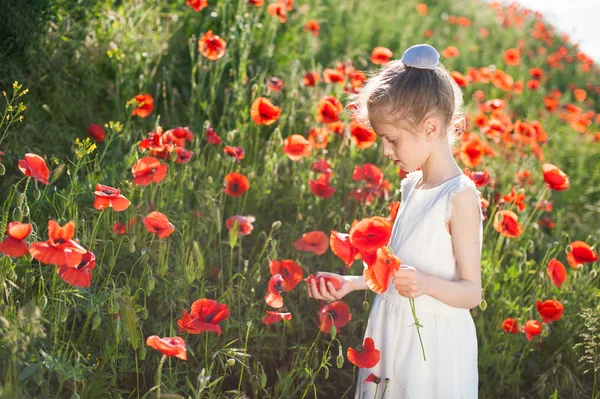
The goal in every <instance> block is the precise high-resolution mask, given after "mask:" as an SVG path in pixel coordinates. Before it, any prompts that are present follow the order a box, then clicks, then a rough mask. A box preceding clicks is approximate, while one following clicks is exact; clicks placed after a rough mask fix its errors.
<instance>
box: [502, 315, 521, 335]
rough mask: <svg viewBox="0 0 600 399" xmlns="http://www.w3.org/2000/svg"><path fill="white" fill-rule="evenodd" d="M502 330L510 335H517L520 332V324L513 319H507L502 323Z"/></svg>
mask: <svg viewBox="0 0 600 399" xmlns="http://www.w3.org/2000/svg"><path fill="white" fill-rule="evenodd" d="M502 329H503V330H504V332H507V333H509V334H516V333H518V332H519V323H517V321H516V320H515V319H513V318H512V317H507V318H506V319H504V321H503V322H502Z"/></svg>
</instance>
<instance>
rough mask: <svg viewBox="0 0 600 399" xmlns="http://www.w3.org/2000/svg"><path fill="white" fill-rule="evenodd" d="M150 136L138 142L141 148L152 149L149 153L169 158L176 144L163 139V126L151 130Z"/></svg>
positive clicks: (161, 157)
mask: <svg viewBox="0 0 600 399" xmlns="http://www.w3.org/2000/svg"><path fill="white" fill-rule="evenodd" d="M148 136H149V137H148V138H145V139H143V140H141V141H140V143H139V144H138V146H139V148H140V150H150V151H149V154H150V155H152V156H155V157H157V158H160V159H167V158H168V157H169V155H170V154H171V153H172V152H173V151H174V150H175V145H174V144H172V143H166V142H165V141H164V140H163V134H162V128H161V127H160V126H157V127H156V132H149V133H148Z"/></svg>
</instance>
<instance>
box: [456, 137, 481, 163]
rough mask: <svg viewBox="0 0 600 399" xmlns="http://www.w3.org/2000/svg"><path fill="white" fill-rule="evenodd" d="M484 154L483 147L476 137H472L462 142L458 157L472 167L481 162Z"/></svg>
mask: <svg viewBox="0 0 600 399" xmlns="http://www.w3.org/2000/svg"><path fill="white" fill-rule="evenodd" d="M484 155H485V148H484V146H483V145H482V143H481V140H479V139H478V138H473V139H471V140H468V141H467V142H465V143H463V145H462V146H461V148H460V152H459V158H460V160H461V161H462V162H463V163H464V164H465V165H466V166H467V167H468V168H473V167H475V166H477V165H479V164H480V163H481V161H482V160H483V156H484Z"/></svg>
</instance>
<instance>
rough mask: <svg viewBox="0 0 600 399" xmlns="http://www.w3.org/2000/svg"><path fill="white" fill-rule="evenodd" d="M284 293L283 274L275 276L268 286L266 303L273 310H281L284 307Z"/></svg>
mask: <svg viewBox="0 0 600 399" xmlns="http://www.w3.org/2000/svg"><path fill="white" fill-rule="evenodd" d="M282 291H283V276H282V275H281V274H275V275H274V276H272V277H271V278H270V279H269V284H268V286H267V295H265V302H266V303H267V305H269V306H270V307H272V308H280V307H282V306H283V297H282V296H281V292H282Z"/></svg>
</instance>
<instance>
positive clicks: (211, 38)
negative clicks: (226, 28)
mask: <svg viewBox="0 0 600 399" xmlns="http://www.w3.org/2000/svg"><path fill="white" fill-rule="evenodd" d="M226 47H227V43H226V42H225V40H223V39H222V38H220V37H219V36H217V35H215V34H214V33H213V31H212V30H209V31H208V32H206V33H205V34H204V35H203V36H202V37H201V38H200V39H199V40H198V50H199V51H200V53H201V54H202V55H203V56H205V57H206V58H208V59H209V60H211V61H216V60H218V59H219V58H222V57H223V56H224V55H225V49H226Z"/></svg>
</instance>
